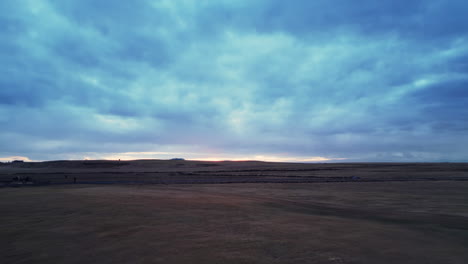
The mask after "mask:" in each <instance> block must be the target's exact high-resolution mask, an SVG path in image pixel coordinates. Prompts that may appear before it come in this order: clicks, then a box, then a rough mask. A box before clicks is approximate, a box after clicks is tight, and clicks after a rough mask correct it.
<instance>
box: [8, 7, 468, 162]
mask: <svg viewBox="0 0 468 264" xmlns="http://www.w3.org/2000/svg"><path fill="white" fill-rule="evenodd" d="M0 10H1V11H0V34H1V35H2V41H1V42H0V59H1V61H2V66H1V68H0V127H1V130H0V157H9V156H27V157H29V158H30V159H33V160H46V159H62V158H84V157H92V158H106V157H117V156H119V155H121V156H125V155H126V154H125V153H129V152H130V153H133V154H132V155H131V158H140V157H141V158H167V157H171V156H185V157H187V158H211V157H219V158H221V159H231V158H232V159H242V158H255V157H257V158H258V157H261V158H262V157H263V159H271V160H274V159H275V158H278V157H280V158H279V159H281V160H293V161H297V160H311V159H313V158H314V157H315V159H317V158H316V157H321V158H318V159H322V158H323V159H325V160H326V159H331V160H333V159H336V158H346V159H347V160H349V161H466V160H467V159H468V150H467V148H466V146H467V145H468V107H467V105H468V18H467V17H466V15H465V14H464V11H465V10H468V2H466V1H462V0H460V1H456V0H433V1H411V2H408V1H380V2H378V3H377V2H376V1H370V0H364V1H360V3H359V5H357V4H356V3H354V2H352V1H345V0H335V1H329V0H319V1H306V0H304V1H294V2H293V3H290V2H288V1H280V0H274V1H266V0H265V1H247V0H245V1H228V0H224V1H195V0H178V1H119V2H116V1H110V0H109V1H98V2H96V1H91V0H80V1H77V0H49V1H45V0H44V1H33V0H31V1H26V0H14V1H13V0H4V1H1V2H0ZM135 153H141V155H138V154H135ZM145 153H146V154H145ZM148 153H153V154H148ZM161 153H166V154H161ZM181 153H188V154H187V155H183V154H181ZM172 154H174V155H172Z"/></svg>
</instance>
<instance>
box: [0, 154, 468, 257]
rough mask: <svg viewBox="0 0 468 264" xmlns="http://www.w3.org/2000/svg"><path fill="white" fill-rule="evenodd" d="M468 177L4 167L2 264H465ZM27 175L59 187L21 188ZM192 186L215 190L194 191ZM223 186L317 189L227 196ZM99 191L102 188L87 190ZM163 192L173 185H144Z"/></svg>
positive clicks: (325, 169)
mask: <svg viewBox="0 0 468 264" xmlns="http://www.w3.org/2000/svg"><path fill="white" fill-rule="evenodd" d="M180 164H182V165H180ZM467 169H468V166H467V164H451V163H445V164H435V163H434V164H431V163H420V164H391V163H384V164H286V163H262V162H237V163H236V162H219V163H212V162H208V163H207V162H192V161H134V162H117V161H115V162H108V161H72V162H70V161H64V162H45V163H23V164H3V165H2V166H0V171H1V175H2V179H3V182H4V183H5V184H4V188H0V212H1V217H0V225H1V227H2V228H1V229H0V248H1V250H0V259H1V260H2V263H86V262H88V263H384V264H385V263H410V264H411V263H421V264H422V263H424V264H426V263H444V264H446V263H460V264H465V263H468V250H467V248H468V181H465V180H464V179H465V178H466V177H467V176H468V175H467V173H468V172H467ZM132 173H133V174H134V175H132ZM181 173H187V174H181ZM190 173H191V174H190ZM64 174H65V175H68V177H67V178H66V177H64ZM135 174H137V175H135ZM19 175H20V176H25V175H29V176H27V177H30V178H31V181H33V180H34V181H36V182H48V184H44V185H39V186H36V185H27V184H24V185H20V184H18V185H10V182H11V177H17V176H19ZM114 175H116V176H114ZM222 175H225V176H222ZM146 176H148V178H145V177H146ZM70 177H72V178H73V177H76V178H78V179H79V180H78V181H77V183H76V184H75V183H73V182H71V181H70ZM82 177H83V178H82ZM119 177H121V178H119ZM125 177H127V178H125ZM132 177H133V178H132ZM137 177H138V178H137ZM158 177H159V178H158ZM171 177H180V178H177V179H179V180H178V181H174V182H170V181H169V179H171ZM184 177H185V178H184ZM190 177H193V178H196V177H201V178H202V179H207V180H206V182H202V181H198V182H196V181H195V182H191V184H182V183H183V182H182V180H187V181H189V180H192V179H191V178H190ZM218 177H226V178H229V179H237V178H236V177H240V178H242V179H248V178H249V177H251V178H255V177H258V178H262V177H263V179H281V180H287V179H290V178H292V179H296V178H298V179H302V178H304V179H315V180H316V181H309V182H299V181H296V182H287V181H286V182H284V183H279V182H275V183H265V182H260V181H257V182H248V181H247V182H246V181H243V183H231V184H215V182H216V179H217V178H218ZM314 177H315V178H314ZM327 177H328V178H330V179H332V180H331V181H326V178H327ZM339 177H341V180H338V179H339ZM353 177H354V178H353ZM122 179H123V180H122ZM135 179H137V180H135ZM180 179H182V180H180ZM375 179H378V180H375ZM89 181H91V182H92V181H95V183H100V184H80V182H81V183H83V182H89ZM118 181H135V182H133V184H121V183H120V184H119V183H118ZM162 181H166V183H167V184H144V183H162ZM110 182H112V183H114V184H104V183H110ZM128 183H130V182H128ZM171 183H178V184H171ZM193 183H212V184H193ZM10 186H21V187H19V188H12V187H10Z"/></svg>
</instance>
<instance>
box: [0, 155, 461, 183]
mask: <svg viewBox="0 0 468 264" xmlns="http://www.w3.org/2000/svg"><path fill="white" fill-rule="evenodd" d="M19 179H23V180H24V179H28V180H29V181H30V182H31V183H35V184H69V183H82V184H86V183H88V184H110V183H127V184H128V183H135V184H138V183H153V184H186V183H190V184H196V183H307V182H344V181H360V182H363V181H437V180H457V181H463V180H468V163H343V164H339V163H336V164H302V163H275V162H260V161H245V162H236V161H224V162H202V161H184V160H136V161H109V160H95V161H50V162H26V163H3V164H0V186H2V185H9V184H10V183H12V182H15V183H18V182H19V181H18V180H19Z"/></svg>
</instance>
